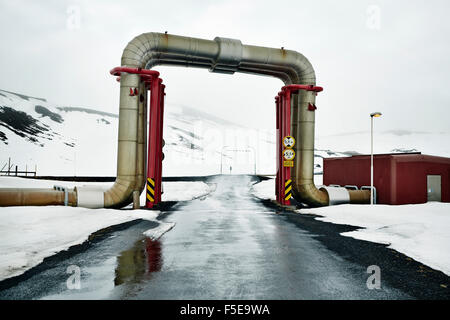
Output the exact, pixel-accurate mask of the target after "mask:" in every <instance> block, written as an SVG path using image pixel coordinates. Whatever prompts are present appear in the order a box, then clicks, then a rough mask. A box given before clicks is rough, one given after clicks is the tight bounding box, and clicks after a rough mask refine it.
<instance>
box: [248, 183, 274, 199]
mask: <svg viewBox="0 0 450 320" xmlns="http://www.w3.org/2000/svg"><path fill="white" fill-rule="evenodd" d="M250 192H251V193H252V194H253V195H254V196H255V197H257V198H259V199H263V200H266V199H270V200H275V179H269V180H263V181H261V182H258V183H255V184H254V185H253V186H252V188H251V189H250Z"/></svg>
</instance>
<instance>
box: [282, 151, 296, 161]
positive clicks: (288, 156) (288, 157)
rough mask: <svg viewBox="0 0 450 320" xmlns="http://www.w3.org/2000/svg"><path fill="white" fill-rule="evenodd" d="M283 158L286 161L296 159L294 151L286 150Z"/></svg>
mask: <svg viewBox="0 0 450 320" xmlns="http://www.w3.org/2000/svg"><path fill="white" fill-rule="evenodd" d="M283 157H284V159H286V160H292V159H294V158H295V151H294V150H292V149H284V150H283Z"/></svg>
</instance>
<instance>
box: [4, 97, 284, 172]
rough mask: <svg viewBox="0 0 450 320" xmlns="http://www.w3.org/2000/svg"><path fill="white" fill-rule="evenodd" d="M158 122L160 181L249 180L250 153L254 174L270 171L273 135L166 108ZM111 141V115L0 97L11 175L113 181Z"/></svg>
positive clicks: (114, 153)
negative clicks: (240, 176)
mask: <svg viewBox="0 0 450 320" xmlns="http://www.w3.org/2000/svg"><path fill="white" fill-rule="evenodd" d="M116 112H118V109H117V110H116ZM164 117H165V119H164V140H165V147H164V154H165V159H164V162H163V175H164V176H183V175H209V174H218V173H220V170H221V163H222V167H223V172H229V169H230V166H231V167H232V173H236V174H237V173H253V171H254V163H255V154H254V153H253V152H254V150H255V151H256V153H257V154H256V162H257V170H258V172H263V173H266V174H269V173H273V172H274V171H275V160H274V159H275V150H274V142H275V138H274V137H275V135H274V132H268V131H262V130H261V131H257V130H254V129H249V128H245V127H242V126H239V125H236V124H233V123H231V122H229V121H226V120H223V119H221V118H218V117H215V116H213V115H210V114H208V113H204V112H202V111H199V110H196V109H194V108H190V107H186V106H178V105H167V106H166V108H165V116H164ZM117 135H118V115H117V113H108V112H103V111H98V110H94V109H90V108H84V107H68V106H62V105H57V104H54V103H50V102H48V101H47V100H46V99H42V98H36V97H30V96H26V95H23V94H18V93H13V92H9V91H4V90H0V168H1V167H3V166H4V165H5V164H6V163H7V162H8V158H9V157H11V163H12V164H13V168H15V166H16V165H18V167H19V170H25V167H26V166H27V169H28V170H34V168H35V166H37V172H38V174H39V175H77V176H83V175H92V176H94V175H95V176H114V175H115V174H116V159H117ZM236 150H238V151H236ZM225 169H226V170H225Z"/></svg>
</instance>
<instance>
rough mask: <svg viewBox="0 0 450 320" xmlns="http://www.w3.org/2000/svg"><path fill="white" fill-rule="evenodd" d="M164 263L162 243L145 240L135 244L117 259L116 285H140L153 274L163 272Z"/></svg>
mask: <svg viewBox="0 0 450 320" xmlns="http://www.w3.org/2000/svg"><path fill="white" fill-rule="evenodd" d="M162 263H163V259H162V254H161V242H160V241H159V240H151V239H150V238H144V239H141V240H138V241H136V242H135V243H134V246H133V247H132V248H130V249H128V250H125V251H122V252H121V253H120V254H119V256H118V257H117V267H116V270H115V278H114V285H115V286H119V285H121V284H124V283H138V282H140V281H142V280H148V279H150V278H151V276H152V273H153V272H157V271H160V270H161V267H162Z"/></svg>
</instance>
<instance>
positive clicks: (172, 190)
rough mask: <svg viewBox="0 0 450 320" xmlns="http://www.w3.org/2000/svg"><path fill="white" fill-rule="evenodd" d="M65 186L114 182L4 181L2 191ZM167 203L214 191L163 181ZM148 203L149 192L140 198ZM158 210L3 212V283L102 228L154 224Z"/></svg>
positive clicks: (155, 232) (163, 228) (153, 234)
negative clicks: (141, 222) (144, 222)
mask: <svg viewBox="0 0 450 320" xmlns="http://www.w3.org/2000/svg"><path fill="white" fill-rule="evenodd" d="M54 185H62V186H66V187H69V188H73V187H74V186H76V185H78V186H80V185H98V186H101V187H104V188H105V189H106V188H108V187H109V186H111V185H112V183H111V182H105V183H101V182H100V183H98V182H95V183H88V182H66V181H52V180H35V179H25V178H18V177H0V188H52V187H53V186H54ZM163 187H164V194H163V196H162V198H163V201H186V200H192V199H194V198H198V197H201V196H204V195H207V194H208V193H210V192H211V189H210V187H209V186H208V185H207V184H206V183H204V182H200V181H195V182H164V183H163ZM141 203H142V204H143V205H144V204H145V192H143V193H142V195H141ZM158 214H159V211H147V210H112V209H95V210H92V209H86V208H78V207H77V208H74V207H62V206H47V207H3V208H0V281H1V280H4V279H6V278H9V277H14V276H18V275H20V274H22V273H24V272H25V271H26V270H28V269H30V268H32V267H34V266H36V265H38V264H39V263H41V262H42V261H43V260H44V258H46V257H49V256H52V255H54V254H56V253H58V252H60V251H62V250H67V249H68V248H69V247H71V246H74V245H77V244H81V243H83V242H84V241H86V240H87V239H88V237H89V236H90V235H91V234H92V233H94V232H96V231H98V230H100V229H103V228H106V227H109V226H112V225H117V224H121V223H125V222H128V221H132V220H136V219H146V220H155V219H156V217H157V216H158ZM173 226H174V224H172V223H160V225H159V226H158V227H156V228H153V229H151V230H148V231H147V232H145V233H144V234H145V235H146V236H148V237H150V238H152V239H158V238H159V237H161V236H162V235H163V234H164V233H166V232H167V231H169V230H170V229H172V228H173Z"/></svg>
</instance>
